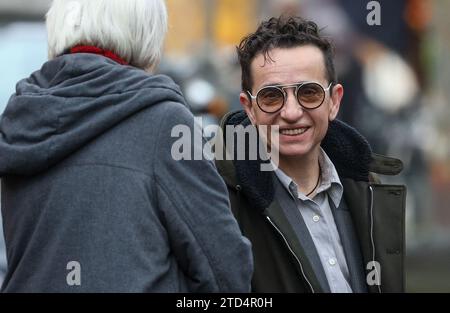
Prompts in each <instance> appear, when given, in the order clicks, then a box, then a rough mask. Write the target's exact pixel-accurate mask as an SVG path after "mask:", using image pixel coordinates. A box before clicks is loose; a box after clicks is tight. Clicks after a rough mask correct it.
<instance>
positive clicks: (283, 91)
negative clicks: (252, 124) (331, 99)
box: [247, 81, 333, 113]
mask: <svg viewBox="0 0 450 313" xmlns="http://www.w3.org/2000/svg"><path fill="white" fill-rule="evenodd" d="M308 84H314V85H318V86H320V88H322V90H323V95H324V96H323V99H322V102H321V103H320V104H319V105H318V106H316V107H314V108H307V107H305V106H304V105H303V104H302V103H301V102H300V100H299V99H298V91H299V89H300V88H301V87H303V86H305V85H308ZM332 85H333V82H330V84H329V85H328V87H327V88H324V87H323V86H322V85H321V84H319V83H318V82H314V81H309V82H303V83H297V84H289V85H273V86H264V87H262V88H261V89H259V90H258V92H257V93H256V96H254V95H252V94H251V92H250V91H249V90H247V93H248V95H249V96H250V98H251V99H252V100H255V102H256V104H257V105H258V107H259V108H260V110H261V111H263V112H265V113H277V112H278V111H280V110H281V109H282V108H283V107H284V106H285V104H286V99H287V93H286V91H285V89H286V88H295V93H294V95H295V98H296V99H297V102H298V104H299V105H300V106H301V107H302V108H303V109H305V110H315V109H317V108H319V107H320V106H321V105H322V104H323V103H324V102H325V98H326V97H327V94H326V92H327V91H328V90H330V88H331V86H332ZM267 88H276V89H278V90H279V91H281V93H282V94H283V105H281V106H280V108H279V109H277V110H275V111H273V112H269V111H266V110H264V109H263V108H261V106H260V105H259V102H258V95H259V93H260V92H261V91H263V90H265V89H267Z"/></svg>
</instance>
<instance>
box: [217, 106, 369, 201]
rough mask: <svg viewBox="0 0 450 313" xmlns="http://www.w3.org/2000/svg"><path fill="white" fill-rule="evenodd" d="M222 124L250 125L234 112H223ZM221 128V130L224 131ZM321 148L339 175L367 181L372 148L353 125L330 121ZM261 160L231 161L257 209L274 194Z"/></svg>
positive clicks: (270, 179) (270, 178) (238, 178)
mask: <svg viewBox="0 0 450 313" xmlns="http://www.w3.org/2000/svg"><path fill="white" fill-rule="evenodd" d="M222 125H224V126H226V125H243V126H248V125H250V121H249V119H248V117H247V114H246V113H245V112H244V111H238V112H234V113H231V114H229V115H227V117H226V120H225V121H224V122H223V124H222ZM224 131H225V130H224ZM322 148H323V149H324V150H325V152H326V153H327V155H328V156H329V157H330V159H331V161H332V162H333V164H334V165H335V167H336V170H337V172H338V174H339V177H340V178H341V179H342V178H351V179H353V180H356V181H368V180H369V165H370V162H371V161H372V151H371V148H370V145H369V143H368V142H367V140H366V139H365V138H364V137H363V136H362V135H361V134H359V133H358V132H357V131H356V130H355V129H354V128H352V127H351V126H349V125H347V124H345V123H344V122H342V121H339V120H335V121H333V122H332V123H330V126H329V129H328V133H327V135H326V137H325V138H324V140H323V141H322ZM261 162H262V161H261V160H256V161H248V160H245V161H238V160H234V161H233V164H234V167H235V174H236V180H237V182H238V184H239V185H240V187H241V188H242V192H243V193H244V194H245V196H246V197H247V199H248V200H249V203H250V204H251V205H252V206H254V207H255V208H258V209H265V208H267V207H268V206H269V205H270V203H271V202H272V201H273V197H274V191H275V190H274V182H273V179H275V178H274V175H273V174H272V173H271V172H263V171H260V165H261Z"/></svg>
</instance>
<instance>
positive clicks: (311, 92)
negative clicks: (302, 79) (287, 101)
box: [297, 83, 325, 109]
mask: <svg viewBox="0 0 450 313" xmlns="http://www.w3.org/2000/svg"><path fill="white" fill-rule="evenodd" d="M297 98H298V101H299V102H300V103H301V104H302V105H303V106H304V107H305V108H308V109H315V108H317V107H319V106H320V105H321V104H322V102H323V100H324V99H325V90H323V88H322V86H320V85H319V84H316V83H308V84H305V85H303V86H301V87H300V88H299V89H298V93H297Z"/></svg>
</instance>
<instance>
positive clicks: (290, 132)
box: [280, 127, 309, 136]
mask: <svg viewBox="0 0 450 313" xmlns="http://www.w3.org/2000/svg"><path fill="white" fill-rule="evenodd" d="M308 129H309V127H301V128H295V129H282V130H280V134H282V135H286V136H298V135H301V134H303V133H305V132H306V131H307V130H308Z"/></svg>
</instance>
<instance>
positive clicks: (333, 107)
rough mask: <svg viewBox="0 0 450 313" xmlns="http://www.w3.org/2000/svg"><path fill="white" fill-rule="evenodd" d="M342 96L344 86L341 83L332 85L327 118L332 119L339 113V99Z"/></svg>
mask: <svg viewBox="0 0 450 313" xmlns="http://www.w3.org/2000/svg"><path fill="white" fill-rule="evenodd" d="M343 96H344V87H343V86H342V85H341V84H337V85H335V86H334V87H333V91H332V94H331V99H330V101H331V102H330V112H329V114H328V120H329V121H330V122H331V121H333V120H334V119H335V118H336V116H337V115H338V113H339V108H340V107H341V100H342V97H343Z"/></svg>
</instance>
